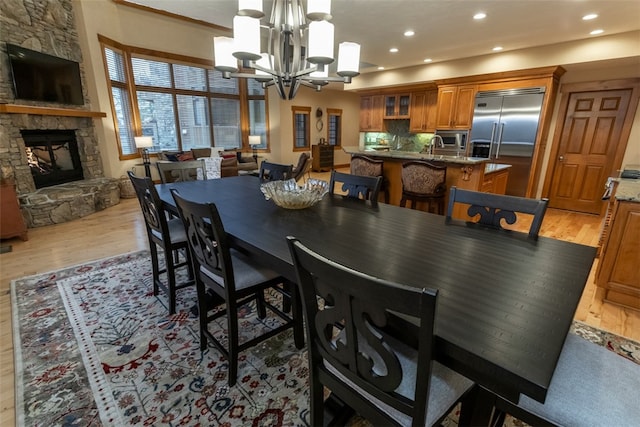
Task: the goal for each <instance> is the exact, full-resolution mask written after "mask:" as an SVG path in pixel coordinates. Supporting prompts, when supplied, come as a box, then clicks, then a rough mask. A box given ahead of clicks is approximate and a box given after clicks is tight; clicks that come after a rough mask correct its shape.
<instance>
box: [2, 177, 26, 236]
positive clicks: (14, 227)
mask: <svg viewBox="0 0 640 427" xmlns="http://www.w3.org/2000/svg"><path fill="white" fill-rule="evenodd" d="M0 208H1V209H0V239H9V238H11V237H19V238H20V239H22V240H25V241H26V240H27V226H26V225H25V222H24V217H23V216H22V212H21V211H20V205H19V204H18V196H17V195H16V190H15V186H14V184H13V183H12V182H9V181H4V180H3V181H2V184H0Z"/></svg>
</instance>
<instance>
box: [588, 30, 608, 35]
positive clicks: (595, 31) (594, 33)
mask: <svg viewBox="0 0 640 427" xmlns="http://www.w3.org/2000/svg"><path fill="white" fill-rule="evenodd" d="M602 33H604V30H602V29H597V30H593V31H591V32H590V33H589V34H591V35H592V36H596V35H598V34H602Z"/></svg>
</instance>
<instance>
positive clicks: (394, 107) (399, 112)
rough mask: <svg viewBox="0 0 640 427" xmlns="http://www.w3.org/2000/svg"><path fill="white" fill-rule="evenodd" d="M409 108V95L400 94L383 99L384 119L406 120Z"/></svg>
mask: <svg viewBox="0 0 640 427" xmlns="http://www.w3.org/2000/svg"><path fill="white" fill-rule="evenodd" d="M410 106H411V94H409V93H401V94H397V95H386V96H385V97H384V118H385V119H408V118H409V107H410Z"/></svg>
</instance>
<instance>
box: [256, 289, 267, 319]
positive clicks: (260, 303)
mask: <svg viewBox="0 0 640 427" xmlns="http://www.w3.org/2000/svg"><path fill="white" fill-rule="evenodd" d="M256 311H257V312H258V318H259V319H264V318H265V317H267V309H266V307H265V304H264V291H263V290H259V291H258V292H256Z"/></svg>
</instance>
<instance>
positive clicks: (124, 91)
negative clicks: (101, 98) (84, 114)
mask: <svg viewBox="0 0 640 427" xmlns="http://www.w3.org/2000/svg"><path fill="white" fill-rule="evenodd" d="M103 52H104V61H105V63H106V64H107V72H108V74H109V85H110V87H111V107H112V109H113V112H114V113H115V117H114V119H115V127H116V139H117V141H118V148H119V150H120V153H121V154H122V155H123V158H127V155H128V157H129V158H131V157H135V156H134V155H136V154H137V149H136V144H135V141H134V139H133V137H134V135H135V134H134V132H133V130H134V126H133V114H132V108H131V101H130V89H129V85H128V83H127V77H126V76H127V75H126V72H125V60H124V56H123V54H122V52H119V51H116V50H114V49H110V48H105V49H104V51H103Z"/></svg>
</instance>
